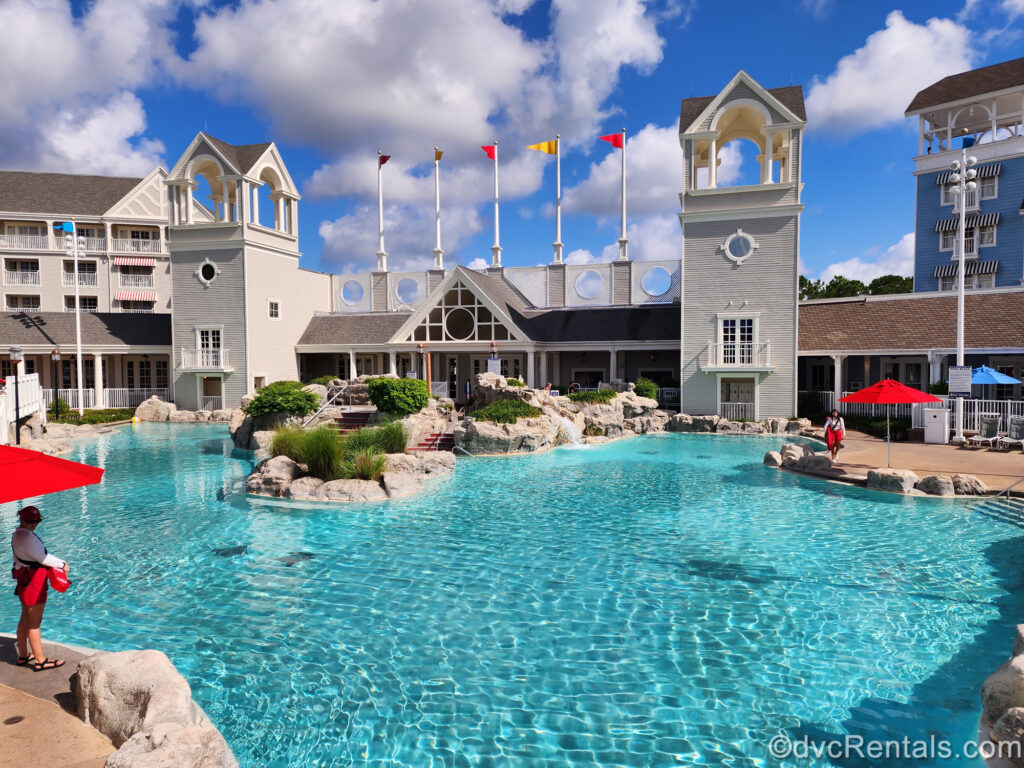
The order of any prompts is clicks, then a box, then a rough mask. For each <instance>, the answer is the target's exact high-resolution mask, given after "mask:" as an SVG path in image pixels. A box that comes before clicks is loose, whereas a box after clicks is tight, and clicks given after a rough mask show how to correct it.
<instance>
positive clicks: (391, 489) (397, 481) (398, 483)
mask: <svg viewBox="0 0 1024 768" xmlns="http://www.w3.org/2000/svg"><path fill="white" fill-rule="evenodd" d="M381 483H382V484H383V486H384V492H385V493H387V495H388V498H389V499H396V498H398V497H400V496H410V495H412V494H414V493H419V492H420V491H422V490H423V476H422V475H414V474H411V473H409V472H385V473H384V477H383V478H381Z"/></svg>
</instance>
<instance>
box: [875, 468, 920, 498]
mask: <svg viewBox="0 0 1024 768" xmlns="http://www.w3.org/2000/svg"><path fill="white" fill-rule="evenodd" d="M920 479H921V478H919V477H918V476H917V475H916V474H914V473H913V472H911V471H910V470H909V469H891V468H885V469H882V468H879V469H869V470H868V488H877V489H878V490H880V491H892V492H893V493H910V492H911V491H913V490H914V486H915V485H917V483H918V481H919V480H920Z"/></svg>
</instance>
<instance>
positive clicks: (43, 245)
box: [0, 235, 50, 251]
mask: <svg viewBox="0 0 1024 768" xmlns="http://www.w3.org/2000/svg"><path fill="white" fill-rule="evenodd" d="M0 248H14V249H20V250H30V251H48V250H49V249H50V238H49V237H47V236H46V235H0Z"/></svg>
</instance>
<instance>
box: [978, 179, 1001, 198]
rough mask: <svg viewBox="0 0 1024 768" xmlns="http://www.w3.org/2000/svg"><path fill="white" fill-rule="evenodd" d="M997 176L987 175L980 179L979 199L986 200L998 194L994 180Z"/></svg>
mask: <svg viewBox="0 0 1024 768" xmlns="http://www.w3.org/2000/svg"><path fill="white" fill-rule="evenodd" d="M998 178H999V177H998V176H989V177H988V178H987V179H982V180H981V184H980V186H981V199H982V200H988V199H990V198H993V197H996V196H997V195H998V189H999V187H998V185H997V184H996V181H997V180H998Z"/></svg>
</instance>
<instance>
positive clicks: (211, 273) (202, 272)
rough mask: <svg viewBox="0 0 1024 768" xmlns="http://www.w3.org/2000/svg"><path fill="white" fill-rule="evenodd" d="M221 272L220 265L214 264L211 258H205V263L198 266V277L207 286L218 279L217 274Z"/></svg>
mask: <svg viewBox="0 0 1024 768" xmlns="http://www.w3.org/2000/svg"><path fill="white" fill-rule="evenodd" d="M219 274H220V267H218V266H217V265H216V264H214V263H213V262H212V261H210V260H209V259H204V260H203V263H202V264H200V265H199V266H198V267H197V268H196V277H198V278H199V282H201V283H202V284H203V285H204V286H206V287H207V288H209V287H210V283H212V282H213V281H214V280H216V279H217V275H219Z"/></svg>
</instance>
